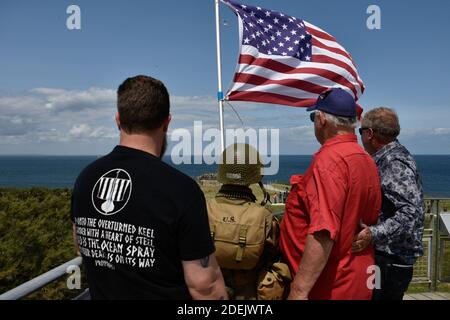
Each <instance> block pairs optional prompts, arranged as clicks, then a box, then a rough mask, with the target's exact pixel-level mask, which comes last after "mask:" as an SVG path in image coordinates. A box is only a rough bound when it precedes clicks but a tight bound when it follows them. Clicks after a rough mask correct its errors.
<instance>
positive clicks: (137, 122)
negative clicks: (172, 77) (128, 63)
mask: <svg viewBox="0 0 450 320" xmlns="http://www.w3.org/2000/svg"><path fill="white" fill-rule="evenodd" d="M117 108H118V111H119V116H120V126H121V129H122V130H124V131H125V132H127V133H129V134H131V133H143V132H148V131H152V130H155V129H157V128H159V127H160V126H161V125H162V124H163V122H164V120H165V119H166V118H167V117H168V116H169V113H170V101H169V93H168V92H167V89H166V87H165V86H164V84H163V83H162V82H161V81H159V80H157V79H154V78H151V77H147V76H137V77H134V78H128V79H127V80H125V81H124V83H122V84H121V85H120V87H119V89H118V91H117Z"/></svg>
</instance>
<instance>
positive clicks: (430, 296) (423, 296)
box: [403, 292, 450, 300]
mask: <svg viewBox="0 0 450 320" xmlns="http://www.w3.org/2000/svg"><path fill="white" fill-rule="evenodd" d="M403 300H450V293H447V292H423V293H414V294H407V295H405V297H404V298H403Z"/></svg>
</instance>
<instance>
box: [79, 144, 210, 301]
mask: <svg viewBox="0 0 450 320" xmlns="http://www.w3.org/2000/svg"><path fill="white" fill-rule="evenodd" d="M71 218H72V221H73V222H74V223H75V225H76V228H77V229H76V231H77V241H78V244H79V248H80V252H81V254H82V256H83V262H84V264H85V267H86V273H87V278H88V283H89V288H90V292H91V296H92V298H93V299H155V300H159V299H177V300H185V299H190V298H191V296H190V294H189V291H188V289H187V287H186V284H185V281H184V274H183V267H182V261H192V260H197V259H201V258H204V257H206V256H209V255H210V254H212V253H213V252H214V244H213V241H212V239H211V236H210V231H209V225H208V215H207V209H206V204H205V198H204V195H203V193H202V191H201V189H200V188H199V186H198V185H197V183H196V182H195V181H194V180H192V179H191V178H189V177H188V176H186V175H184V174H183V173H181V172H179V171H178V170H176V169H174V168H172V167H171V166H169V165H168V164H166V163H164V162H162V161H161V160H160V159H159V158H157V157H154V156H153V155H151V154H149V153H146V152H144V151H140V150H136V149H131V148H127V147H123V146H117V147H116V148H115V149H114V150H113V152H111V153H110V154H109V155H107V156H105V157H103V158H101V159H99V160H97V161H95V162H94V163H92V164H91V165H89V166H88V167H87V168H86V169H85V170H84V171H83V172H82V173H81V174H80V176H79V177H78V179H77V182H76V184H75V188H74V192H73V199H72V210H71Z"/></svg>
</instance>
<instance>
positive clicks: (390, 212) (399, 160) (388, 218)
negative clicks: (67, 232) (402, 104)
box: [370, 140, 424, 265]
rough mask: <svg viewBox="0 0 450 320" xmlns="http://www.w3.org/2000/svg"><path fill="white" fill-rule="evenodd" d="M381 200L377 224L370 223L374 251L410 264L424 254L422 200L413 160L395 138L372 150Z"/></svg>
mask: <svg viewBox="0 0 450 320" xmlns="http://www.w3.org/2000/svg"><path fill="white" fill-rule="evenodd" d="M373 157H374V160H375V162H376V164H377V166H378V170H379V173H380V178H381V189H382V194H383V201H382V207H381V214H380V217H379V220H378V224H377V225H375V226H372V227H370V231H371V232H372V235H373V239H374V246H375V250H376V251H380V252H382V253H386V254H389V255H393V256H396V257H397V258H399V259H400V260H401V261H403V263H405V264H408V265H413V264H414V263H415V262H416V260H417V258H419V257H421V256H422V255H423V244H422V236H423V224H424V201H423V190H422V182H421V178H420V175H419V172H418V169H417V165H416V162H415V161H414V159H413V157H412V156H411V154H410V153H409V151H408V150H407V149H406V148H405V147H404V146H402V145H401V144H400V142H398V141H397V140H395V141H393V142H391V143H389V144H388V145H386V146H384V147H383V148H382V149H380V150H379V151H378V152H377V153H375V154H374V156H373Z"/></svg>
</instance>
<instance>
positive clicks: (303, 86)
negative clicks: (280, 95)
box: [234, 73, 328, 94]
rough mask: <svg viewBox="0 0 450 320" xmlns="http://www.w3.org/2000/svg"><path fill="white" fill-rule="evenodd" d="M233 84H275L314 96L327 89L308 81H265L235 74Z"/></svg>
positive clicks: (244, 74)
mask: <svg viewBox="0 0 450 320" xmlns="http://www.w3.org/2000/svg"><path fill="white" fill-rule="evenodd" d="M234 81H235V82H240V83H249V84H252V85H257V86H259V85H266V84H277V85H282V86H286V87H291V88H296V89H300V90H304V91H308V92H313V93H316V94H321V93H322V92H324V91H326V90H327V89H328V88H327V87H324V86H319V85H316V84H313V83H311V82H308V81H304V80H299V79H282V80H274V79H273V78H272V79H267V78H264V77H261V76H258V75H255V74H248V73H237V74H236V76H235V78H234Z"/></svg>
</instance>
